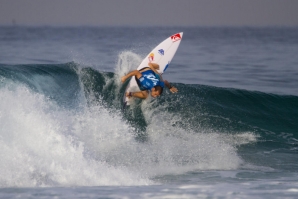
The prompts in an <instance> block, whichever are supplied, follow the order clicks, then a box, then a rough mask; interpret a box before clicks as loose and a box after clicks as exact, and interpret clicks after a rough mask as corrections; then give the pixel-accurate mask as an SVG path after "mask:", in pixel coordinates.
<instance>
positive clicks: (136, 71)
mask: <svg viewBox="0 0 298 199" xmlns="http://www.w3.org/2000/svg"><path fill="white" fill-rule="evenodd" d="M131 76H136V77H137V78H138V79H139V78H140V77H141V76H142V74H141V73H140V71H138V70H133V71H131V72H129V73H128V74H127V75H125V76H123V77H121V82H122V83H124V82H125V81H126V80H127V79H128V78H130V77H131Z"/></svg>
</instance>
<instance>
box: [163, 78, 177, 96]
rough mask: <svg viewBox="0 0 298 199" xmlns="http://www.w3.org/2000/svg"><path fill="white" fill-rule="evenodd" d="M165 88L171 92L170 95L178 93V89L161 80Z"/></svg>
mask: <svg viewBox="0 0 298 199" xmlns="http://www.w3.org/2000/svg"><path fill="white" fill-rule="evenodd" d="M162 81H163V82H164V83H165V85H166V87H167V88H168V89H169V90H170V91H171V92H172V93H177V92H178V89H177V88H176V87H174V86H172V85H171V84H170V83H169V82H168V81H167V80H162Z"/></svg>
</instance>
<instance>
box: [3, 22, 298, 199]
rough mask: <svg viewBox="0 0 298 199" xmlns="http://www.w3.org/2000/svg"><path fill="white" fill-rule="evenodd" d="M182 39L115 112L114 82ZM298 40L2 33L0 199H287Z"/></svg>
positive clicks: (297, 193) (295, 125)
mask: <svg viewBox="0 0 298 199" xmlns="http://www.w3.org/2000/svg"><path fill="white" fill-rule="evenodd" d="M177 32H184V34H183V39H182V41H181V44H180V47H179V49H178V51H177V53H176V55H175V57H174V59H173V60H172V62H171V64H170V66H169V68H168V70H167V72H166V73H165V74H164V79H167V80H169V81H170V82H171V83H172V84H173V85H174V86H175V87H177V88H178V90H179V92H178V93H177V94H171V93H170V92H169V91H168V90H165V92H164V93H163V95H162V96H161V97H159V98H157V99H151V98H149V99H146V100H144V101H141V100H135V102H134V103H133V104H132V105H131V106H130V107H129V108H128V109H127V110H126V111H125V112H123V111H122V96H123V94H124V89H125V86H126V85H127V83H125V84H121V83H120V77H121V76H122V75H124V74H126V73H127V72H129V71H130V70H133V69H135V68H136V67H137V66H138V65H139V63H140V62H141V60H142V59H143V58H144V56H146V55H147V54H148V53H149V52H150V50H151V49H153V48H154V47H155V46H156V45H157V44H159V43H160V42H161V41H163V40H164V39H166V38H167V37H169V36H170V35H172V34H174V33H177ZM297 54H298V28H278V27H276V28H273V27H272V28H269V27H268V28H252V27H251V28H249V27H239V28H228V27H218V28H215V27H214V28H212V27H150V28H146V27H138V28H133V27H67V28H62V27H18V26H15V27H8V26H7V27H4V26H3V27H0V198H65V199H73V198H136V199H138V198H297V197H298V56H297Z"/></svg>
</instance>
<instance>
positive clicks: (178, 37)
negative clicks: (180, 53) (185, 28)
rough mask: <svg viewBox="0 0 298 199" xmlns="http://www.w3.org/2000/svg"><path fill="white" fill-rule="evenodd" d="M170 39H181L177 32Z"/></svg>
mask: <svg viewBox="0 0 298 199" xmlns="http://www.w3.org/2000/svg"><path fill="white" fill-rule="evenodd" d="M171 39H172V41H173V42H175V41H179V40H181V35H180V34H179V33H177V34H175V35H172V36H171Z"/></svg>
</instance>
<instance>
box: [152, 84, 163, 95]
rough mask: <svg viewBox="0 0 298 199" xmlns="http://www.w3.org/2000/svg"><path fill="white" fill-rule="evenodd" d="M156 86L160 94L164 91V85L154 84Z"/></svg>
mask: <svg viewBox="0 0 298 199" xmlns="http://www.w3.org/2000/svg"><path fill="white" fill-rule="evenodd" d="M154 88H155V89H156V90H158V91H159V94H160V95H161V94H162V91H163V87H162V86H159V85H158V86H154Z"/></svg>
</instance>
